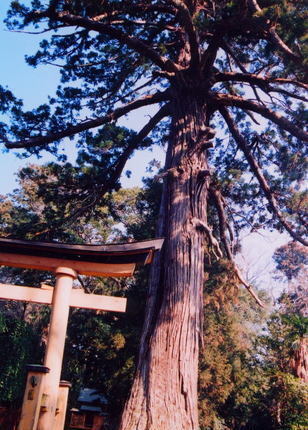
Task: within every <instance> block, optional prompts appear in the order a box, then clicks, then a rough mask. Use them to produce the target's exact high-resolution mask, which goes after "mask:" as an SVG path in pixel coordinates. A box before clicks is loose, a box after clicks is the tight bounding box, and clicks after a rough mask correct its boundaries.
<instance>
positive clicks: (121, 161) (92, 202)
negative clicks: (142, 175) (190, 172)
mask: <svg viewBox="0 0 308 430" xmlns="http://www.w3.org/2000/svg"><path fill="white" fill-rule="evenodd" d="M169 114H170V104H166V105H164V106H163V107H162V108H161V109H160V110H159V111H158V112H157V113H156V114H155V115H154V116H153V117H152V118H151V119H150V121H149V122H148V123H147V124H146V125H145V126H144V127H143V128H142V129H141V130H140V131H139V133H138V134H137V136H135V137H134V138H133V139H132V140H131V142H130V143H129V145H128V146H127V148H125V150H124V151H123V153H122V154H121V155H120V156H119V158H118V159H117V160H116V161H115V162H114V163H113V166H112V167H111V168H110V169H109V170H110V171H112V173H111V175H110V176H109V177H107V178H104V179H105V180H104V183H103V184H101V185H100V186H99V187H97V189H96V190H94V192H92V191H90V194H89V196H88V197H89V198H87V199H85V201H86V204H84V205H82V206H81V207H79V208H77V209H75V210H74V211H73V213H71V214H70V215H68V216H67V217H65V218H64V219H63V218H62V219H61V220H60V221H59V222H58V223H54V225H53V227H52V228H47V229H45V230H43V231H41V232H39V233H36V234H35V235H34V236H42V235H43V234H46V233H50V232H52V231H54V230H56V229H57V228H59V225H60V226H64V225H67V224H69V223H71V222H73V221H74V220H75V219H76V218H79V217H81V216H83V215H85V214H86V213H87V212H89V211H90V210H91V209H93V208H94V207H95V206H96V205H97V204H98V203H99V202H100V200H101V199H102V197H103V196H104V194H106V193H108V192H110V191H111V190H112V188H113V187H114V186H115V184H116V181H117V180H118V179H119V178H120V176H121V174H122V172H123V169H124V167H125V164H126V162H127V160H128V159H129V158H130V157H131V155H132V154H133V152H134V151H135V150H136V149H138V147H139V145H140V143H141V142H142V141H143V140H144V139H145V137H147V135H148V134H149V133H150V132H151V131H152V130H153V128H154V127H155V126H156V125H157V124H158V123H159V122H160V121H161V120H162V119H163V118H165V117H166V116H168V115H169Z"/></svg>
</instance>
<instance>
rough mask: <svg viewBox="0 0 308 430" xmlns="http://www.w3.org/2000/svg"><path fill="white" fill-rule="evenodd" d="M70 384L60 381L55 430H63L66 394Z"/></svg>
mask: <svg viewBox="0 0 308 430" xmlns="http://www.w3.org/2000/svg"><path fill="white" fill-rule="evenodd" d="M71 386H72V384H71V383H70V382H68V381H60V386H59V395H58V403H57V409H56V422H55V430H63V429H64V424H65V417H66V408H67V399H68V392H69V389H70V388H71Z"/></svg>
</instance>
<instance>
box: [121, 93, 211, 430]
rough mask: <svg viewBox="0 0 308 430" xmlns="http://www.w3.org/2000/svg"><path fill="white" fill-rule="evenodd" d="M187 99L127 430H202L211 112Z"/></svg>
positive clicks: (177, 131) (171, 156)
mask: <svg viewBox="0 0 308 430" xmlns="http://www.w3.org/2000/svg"><path fill="white" fill-rule="evenodd" d="M185 99H186V101H185V102H183V100H184V97H180V96H179V97H178V99H177V100H176V101H175V104H174V115H173V123H172V137H171V140H170V143H169V149H168V154H167V163H166V169H167V171H168V174H167V175H166V176H165V184H164V192H163V199H162V208H161V217H160V226H159V234H160V235H163V236H164V237H165V245H164V250H163V252H162V255H161V257H160V259H159V261H158V262H156V263H155V264H154V266H153V270H152V274H151V281H150V291H149V299H148V303H147V308H146V312H145V315H146V319H145V324H144V329H143V336H142V339H141V348H140V355H139V362H138V366H137V372H136V377H135V380H134V384H133V387H132V391H131V396H130V399H129V400H128V402H127V404H126V407H125V410H124V413H123V416H122V422H121V425H120V430H158V429H159V430H170V429H172V430H196V429H197V428H198V411H197V404H198V401H197V400H198V399H197V379H198V355H199V336H200V332H201V321H202V312H203V282H204V240H205V238H206V236H205V235H204V232H203V231H202V229H199V228H198V227H196V226H195V223H194V220H196V219H197V220H200V223H201V224H202V223H203V224H206V223H207V216H206V211H207V207H206V201H207V198H206V196H207V192H208V175H204V174H203V173H204V172H208V163H207V159H206V155H205V152H204V147H203V143H204V138H205V135H206V127H205V126H204V124H205V123H206V112H205V110H204V108H202V107H201V105H199V104H198V102H196V101H195V100H189V99H188V97H187V95H186V97H185ZM166 219H168V220H169V221H168V224H167V223H166V222H165V220H166ZM160 267H161V268H160Z"/></svg>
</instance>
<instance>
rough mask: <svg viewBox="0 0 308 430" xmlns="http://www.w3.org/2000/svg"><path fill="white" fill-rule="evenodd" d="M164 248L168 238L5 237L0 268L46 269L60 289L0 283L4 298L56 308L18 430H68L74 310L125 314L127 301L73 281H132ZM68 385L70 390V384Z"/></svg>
mask: <svg viewBox="0 0 308 430" xmlns="http://www.w3.org/2000/svg"><path fill="white" fill-rule="evenodd" d="M162 244H163V239H156V240H150V241H143V242H133V243H125V244H119V245H103V246H101V245H67V244H62V243H55V242H52V243H48V242H32V241H23V240H12V239H5V238H0V265H1V266H11V267H21V268H30V269H37V270H47V271H52V272H54V273H55V275H56V285H55V288H48V287H43V288H33V287H23V286H14V285H7V284H0V299H5V300H20V301H26V302H34V303H44V304H50V305H51V306H52V312H51V320H50V328H49V334H48V342H47V349H46V353H45V359H44V366H39V369H36V368H34V367H33V366H32V368H31V372H32V373H31V375H32V376H31V377H30V376H28V380H27V386H26V390H25V395H24V401H23V407H22V413H21V419H20V423H19V427H18V430H62V429H63V426H64V420H65V412H66V401H63V399H62V398H61V393H60V395H59V384H60V376H61V369H62V359H63V351H64V344H65V336H66V329H67V322H68V314H69V308H70V306H72V307H77V308H88V309H100V310H104V311H113V312H125V309H126V299H125V298H122V297H110V296H101V295H98V294H85V293H84V292H81V291H80V290H76V289H73V288H72V287H73V280H74V279H75V278H76V277H77V275H78V274H80V275H88V276H102V277H124V276H132V275H133V273H134V271H135V268H136V266H142V265H146V264H149V263H151V262H152V259H153V255H154V253H155V251H158V250H159V249H160V248H161V246H162ZM38 373H40V376H37V375H38ZM29 375H30V373H29ZM34 375H35V376H34ZM33 378H34V379H33ZM64 386H65V387H66V388H67V387H68V385H67V384H66V385H65V384H64ZM62 397H63V396H62ZM61 403H62V404H63V403H64V404H65V407H62V410H60V411H59V410H58V409H59V408H58V409H57V405H58V406H59V404H61ZM42 406H43V407H42ZM60 409H61V408H60ZM57 412H59V413H57Z"/></svg>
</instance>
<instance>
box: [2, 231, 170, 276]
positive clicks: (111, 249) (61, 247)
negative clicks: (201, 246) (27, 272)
mask: <svg viewBox="0 0 308 430" xmlns="http://www.w3.org/2000/svg"><path fill="white" fill-rule="evenodd" d="M162 244H163V239H154V240H145V241H142V242H132V243H123V244H116V245H114V244H110V245H68V244H64V243H56V242H34V241H26V240H15V239H6V238H0V265H4V266H11V267H22V268H30V269H38V270H47V271H54V270H55V269H56V268H57V267H70V268H71V269H73V270H75V271H76V272H77V273H79V274H80V275H88V276H116V277H118V276H132V275H133V273H134V270H135V268H136V266H137V265H138V266H143V265H146V264H149V263H151V262H152V259H153V254H154V252H155V251H157V250H159V249H160V248H161V246H162Z"/></svg>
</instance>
